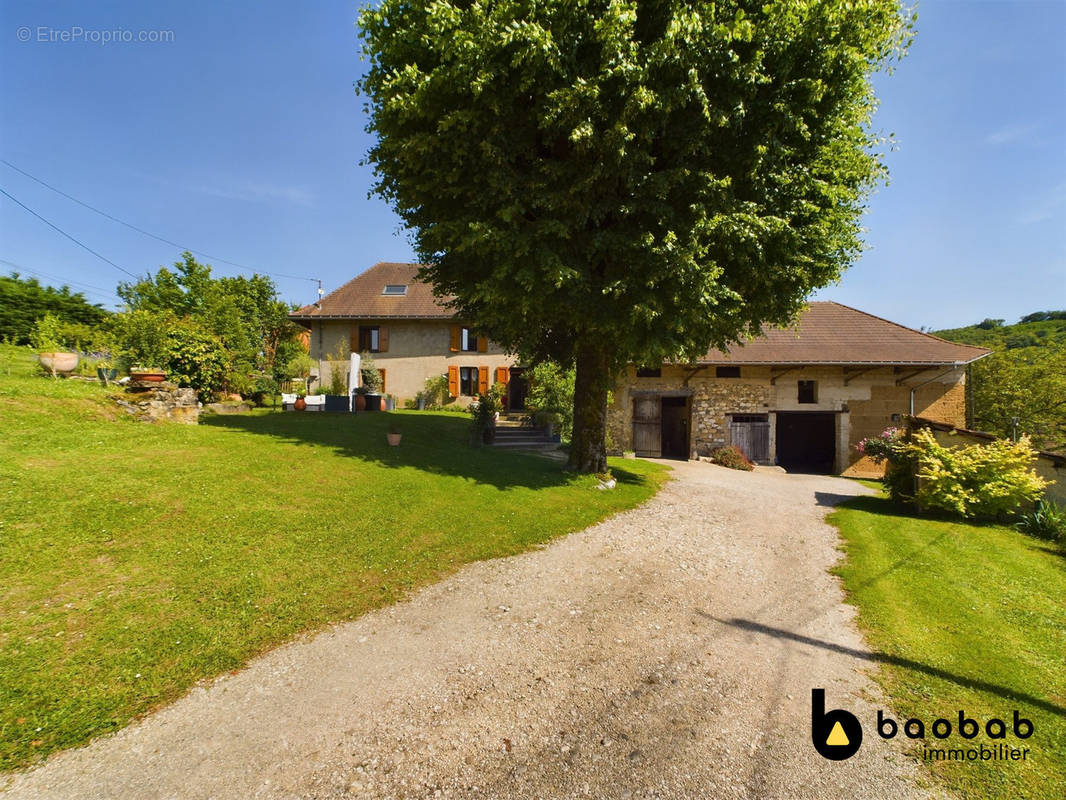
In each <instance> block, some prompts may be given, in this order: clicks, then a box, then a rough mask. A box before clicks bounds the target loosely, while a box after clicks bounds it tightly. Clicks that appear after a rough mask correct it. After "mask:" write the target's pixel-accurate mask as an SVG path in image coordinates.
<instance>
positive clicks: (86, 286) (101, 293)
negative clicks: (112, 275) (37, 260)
mask: <svg viewBox="0 0 1066 800" xmlns="http://www.w3.org/2000/svg"><path fill="white" fill-rule="evenodd" d="M0 264H7V266H9V267H14V268H15V269H16V270H19V271H20V272H25V273H27V274H28V275H34V276H36V277H38V278H46V279H48V280H51V281H59V282H60V283H61V284H62V285H63V286H72V287H74V288H75V289H79V290H80V291H83V292H88V293H90V294H95V295H96V296H97V297H105V298H107V299H108V300H118V299H119V296H118V295H117V294H115V292H113V291H112V290H110V289H104V288H103V287H102V286H93V285H92V284H90V283H82V282H81V281H72V280H69V279H68V278H64V277H62V276H61V275H52V274H51V273H48V272H41V271H40V270H37V269H30V268H29V267H27V266H26V265H25V264H16V263H15V262H14V261H8V260H7V259H6V258H0Z"/></svg>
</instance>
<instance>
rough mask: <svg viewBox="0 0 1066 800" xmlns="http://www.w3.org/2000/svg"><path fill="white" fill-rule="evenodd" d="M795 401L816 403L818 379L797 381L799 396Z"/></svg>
mask: <svg viewBox="0 0 1066 800" xmlns="http://www.w3.org/2000/svg"><path fill="white" fill-rule="evenodd" d="M797 402H800V403H817V402H818V381H800V382H799V397H798V398H797Z"/></svg>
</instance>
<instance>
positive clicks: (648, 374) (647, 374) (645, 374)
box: [637, 367, 663, 378]
mask: <svg viewBox="0 0 1066 800" xmlns="http://www.w3.org/2000/svg"><path fill="white" fill-rule="evenodd" d="M662 376H663V370H662V367H656V368H654V369H652V368H651V367H637V377H638V378H661V377H662Z"/></svg>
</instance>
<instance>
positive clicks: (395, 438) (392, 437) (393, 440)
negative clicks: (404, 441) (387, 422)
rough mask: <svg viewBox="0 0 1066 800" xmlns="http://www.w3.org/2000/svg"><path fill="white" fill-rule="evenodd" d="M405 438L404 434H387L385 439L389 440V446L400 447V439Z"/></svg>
mask: <svg viewBox="0 0 1066 800" xmlns="http://www.w3.org/2000/svg"><path fill="white" fill-rule="evenodd" d="M402 437H403V434H402V433H386V434H385V438H386V439H388V440H389V444H391V445H392V446H393V447H398V446H399V444H400V439H401V438H402Z"/></svg>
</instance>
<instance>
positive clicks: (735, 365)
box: [607, 302, 990, 477]
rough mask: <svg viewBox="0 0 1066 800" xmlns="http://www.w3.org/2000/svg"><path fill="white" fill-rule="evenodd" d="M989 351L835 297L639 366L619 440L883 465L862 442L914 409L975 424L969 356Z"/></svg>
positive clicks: (829, 468) (864, 469)
mask: <svg viewBox="0 0 1066 800" xmlns="http://www.w3.org/2000/svg"><path fill="white" fill-rule="evenodd" d="M989 353H990V351H989V350H986V349H985V348H983V347H973V346H970V345H963V344H955V343H954V342H948V341H945V340H943V339H939V338H937V337H935V336H931V335H929V334H926V333H921V332H920V331H916V330H913V329H911V328H906V327H904V326H902V325H898V324H896V323H894V322H889V321H888V320H885V319H881V318H880V317H875V316H873V315H872V314H867V313H865V312H862V311H858V310H857V309H854V308H849V307H848V306H844V305H840V304H839V303H832V302H812V303H810V304H809V305H808V307H807V309H806V310H805V311H804V312H803V313H802V314H801V315H800V317H799V319H798V321H797V323H796V324H795V325H794V326H793V327H791V328H772V329H768V330H767V331H766V332H765V333H764V335H762V336H760V337H758V338H755V339H752V340H751V341H749V342H747V343H745V344H743V345H736V346H733V347H730V348H729V349H728V350H725V351H722V350H711V351H710V352H708V353H707V354H706V355H705V356H704V357H703V358H701V359H700V360H699V361H697V362H696V363H694V364H686V365H669V364H664V365H663V366H662V367H661V368H655V369H641V368H637V367H630V368H629V369H628V371H627V374H626V375H625V376H624V377H623V379H622V380H621V381H620V382H619V384H618V386H617V387H616V388H615V390H614V393H613V403H612V405H611V406H610V408H608V421H607V424H608V431H609V432H610V434H611V440H612V441H613V443H614V446H615V448H616V449H619V450H633V451H635V452H636V453H637V454H638V455H648V456H663V457H667V458H690V457H696V456H702V455H707V454H709V453H710V452H711V451H712V450H714V449H715V448H717V447H721V446H723V445H729V444H733V445H736V446H737V447H739V448H740V449H741V450H742V451H743V452H744V453H745V455H747V456H748V458H750V459H751V460H752V461H755V462H757V463H762V464H777V465H780V466H783V467H785V468H787V469H790V470H803V471H811V472H826V473H830V472H831V473H837V474H844V475H849V476H856V477H859V476H869V477H873V476H879V475H881V474H883V466H879V465H877V464H874V463H873V462H871V461H870V459H869V458H866V457H860V455H859V453H858V452H857V451H856V450H855V447H854V446H855V445H856V444H857V443H858V442H859V441H861V440H862V439H864V438H866V437H868V436H877V435H878V434H880V433H881V432H882V431H883V430H884V429H885V428H888V427H891V426H892V425H894V424H896V423H898V422H900V421H901V420H902V418H903V417H904V416H907V415H911V416H915V415H917V416H922V417H925V418H927V419H932V420H936V421H938V422H943V423H946V424H949V425H955V426H958V427H964V426H965V424H966V371H967V370H966V367H967V365H968V364H971V363H973V362H974V361H976V360H977V359H979V358H983V357H984V356H986V355H988V354H989Z"/></svg>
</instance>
